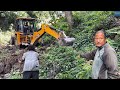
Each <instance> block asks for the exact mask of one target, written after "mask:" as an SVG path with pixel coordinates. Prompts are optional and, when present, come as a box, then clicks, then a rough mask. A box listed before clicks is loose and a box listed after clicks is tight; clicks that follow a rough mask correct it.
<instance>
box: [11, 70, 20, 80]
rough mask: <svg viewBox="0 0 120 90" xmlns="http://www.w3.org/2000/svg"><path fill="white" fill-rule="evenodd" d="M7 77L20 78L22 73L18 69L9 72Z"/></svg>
mask: <svg viewBox="0 0 120 90" xmlns="http://www.w3.org/2000/svg"><path fill="white" fill-rule="evenodd" d="M9 79H22V74H21V73H20V72H19V71H14V72H11V75H10V77H9Z"/></svg>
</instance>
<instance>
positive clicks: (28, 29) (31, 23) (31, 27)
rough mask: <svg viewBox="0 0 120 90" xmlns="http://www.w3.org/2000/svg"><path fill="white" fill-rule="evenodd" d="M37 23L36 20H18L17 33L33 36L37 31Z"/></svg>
mask: <svg viewBox="0 0 120 90" xmlns="http://www.w3.org/2000/svg"><path fill="white" fill-rule="evenodd" d="M35 22H36V20H35V19H34V18H17V19H16V25H15V26H16V29H15V31H16V32H21V33H22V34H26V35H28V34H33V32H34V31H36V25H35Z"/></svg>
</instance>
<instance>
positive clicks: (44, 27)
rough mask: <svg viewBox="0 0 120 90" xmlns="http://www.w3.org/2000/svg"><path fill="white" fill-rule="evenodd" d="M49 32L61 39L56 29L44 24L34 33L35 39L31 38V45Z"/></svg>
mask: <svg viewBox="0 0 120 90" xmlns="http://www.w3.org/2000/svg"><path fill="white" fill-rule="evenodd" d="M45 33H48V34H50V35H51V36H53V37H55V38H56V39H57V40H58V39H59V33H57V32H56V31H55V29H53V28H51V27H49V25H47V24H42V25H41V29H40V30H38V31H37V32H34V33H33V39H32V40H31V45H34V44H36V43H37V42H38V40H39V39H40V38H41V37H42V36H43V35H44V34H45Z"/></svg>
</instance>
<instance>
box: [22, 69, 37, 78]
mask: <svg viewBox="0 0 120 90" xmlns="http://www.w3.org/2000/svg"><path fill="white" fill-rule="evenodd" d="M23 79H39V71H24V72H23Z"/></svg>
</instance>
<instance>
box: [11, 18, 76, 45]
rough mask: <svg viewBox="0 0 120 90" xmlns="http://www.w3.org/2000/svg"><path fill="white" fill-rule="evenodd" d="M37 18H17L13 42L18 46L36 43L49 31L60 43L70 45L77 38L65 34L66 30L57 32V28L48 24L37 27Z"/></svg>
mask: <svg viewBox="0 0 120 90" xmlns="http://www.w3.org/2000/svg"><path fill="white" fill-rule="evenodd" d="M36 24H37V20H36V19H35V18H17V19H16V22H15V35H14V36H12V37H11V44H12V45H17V46H20V47H21V46H23V45H25V46H27V45H30V44H31V45H36V43H38V42H40V39H41V37H42V36H43V35H44V34H45V33H48V34H49V35H51V36H53V37H54V38H56V39H57V40H58V43H59V44H60V45H70V44H71V42H72V43H73V42H74V41H75V38H70V37H68V36H66V35H65V33H64V31H60V32H57V30H56V29H54V28H52V27H50V26H49V25H48V24H42V25H41V28H40V29H38V28H37V25H36Z"/></svg>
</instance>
